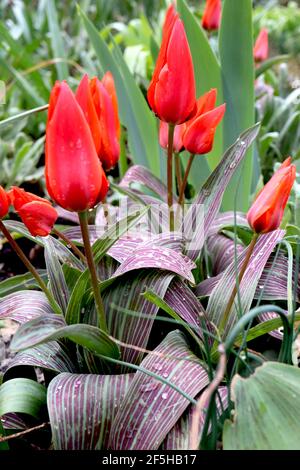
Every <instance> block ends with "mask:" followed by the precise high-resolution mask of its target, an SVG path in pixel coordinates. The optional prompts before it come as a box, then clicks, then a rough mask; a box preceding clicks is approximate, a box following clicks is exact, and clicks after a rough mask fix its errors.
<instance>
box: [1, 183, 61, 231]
mask: <svg viewBox="0 0 300 470" xmlns="http://www.w3.org/2000/svg"><path fill="white" fill-rule="evenodd" d="M9 197H10V200H11V203H12V204H13V206H14V208H15V210H16V211H17V213H18V214H19V216H20V218H21V219H22V221H23V223H24V224H25V225H26V227H27V228H28V230H29V232H30V233H31V235H33V236H34V237H36V236H40V237H46V236H47V235H49V233H50V232H51V230H52V228H53V226H54V224H55V222H56V220H57V217H58V213H57V211H56V210H55V209H54V207H52V205H51V203H50V202H49V201H47V200H46V199H43V198H41V197H39V196H36V195H35V194H32V193H29V192H27V191H24V189H21V188H18V187H16V186H13V187H12V189H11V190H10V191H9Z"/></svg>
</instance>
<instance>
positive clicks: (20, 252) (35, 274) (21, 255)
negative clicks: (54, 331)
mask: <svg viewBox="0 0 300 470" xmlns="http://www.w3.org/2000/svg"><path fill="white" fill-rule="evenodd" d="M0 230H1V231H2V233H3V235H4V236H5V238H6V239H7V241H8V242H9V244H10V246H11V247H12V249H13V250H14V251H15V252H16V254H17V255H18V257H19V258H20V260H21V261H22V262H23V264H24V265H25V266H26V268H27V269H28V271H29V272H30V273H31V274H32V276H33V277H34V279H35V280H36V282H37V283H38V285H39V286H40V288H41V290H42V291H43V292H44V293H45V295H46V297H47V299H48V300H49V302H50V304H51V306H52V307H53V309H54V310H55V312H56V313H59V314H61V310H60V309H59V307H58V305H57V303H56V301H55V300H54V298H53V296H52V294H51V292H50V291H49V289H48V288H47V286H46V284H45V283H44V281H43V279H42V278H41V276H40V275H39V273H38V272H37V270H36V269H35V267H34V266H33V265H32V264H31V262H30V261H29V259H28V258H27V256H26V255H25V253H24V252H23V250H22V249H21V248H20V247H19V245H18V244H17V242H16V241H15V240H14V238H13V237H12V236H11V234H10V232H9V231H8V230H7V228H6V227H5V225H4V223H3V222H2V220H0Z"/></svg>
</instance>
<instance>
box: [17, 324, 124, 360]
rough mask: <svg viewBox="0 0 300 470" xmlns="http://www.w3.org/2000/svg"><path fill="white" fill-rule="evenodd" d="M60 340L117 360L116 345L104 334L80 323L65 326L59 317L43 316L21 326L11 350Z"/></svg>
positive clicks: (97, 329)
mask: <svg viewBox="0 0 300 470" xmlns="http://www.w3.org/2000/svg"><path fill="white" fill-rule="evenodd" d="M61 338H68V339H69V340H71V341H73V342H74V343H76V344H79V345H81V346H83V347H85V348H87V349H88V350H89V351H91V352H92V353H93V354H96V355H104V356H109V357H115V358H119V349H118V347H117V345H116V344H115V342H114V341H113V340H112V339H110V338H109V336H108V335H107V334H106V333H104V332H103V331H101V330H100V329H99V328H97V327H94V326H91V325H85V324H81V323H80V324H77V325H68V326H66V322H65V319H64V318H63V317H62V316H60V315H44V316H42V317H39V318H35V319H33V320H31V321H29V322H27V323H24V324H23V325H21V326H20V328H19V329H18V330H17V332H16V334H15V335H14V337H13V340H12V343H11V349H12V350H13V351H21V350H24V349H27V348H31V347H33V346H37V345H39V344H42V343H48V342H49V341H53V340H58V339H61Z"/></svg>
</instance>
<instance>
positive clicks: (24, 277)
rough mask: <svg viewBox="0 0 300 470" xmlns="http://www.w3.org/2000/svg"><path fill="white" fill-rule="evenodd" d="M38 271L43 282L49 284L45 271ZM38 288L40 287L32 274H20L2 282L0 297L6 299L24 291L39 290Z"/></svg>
mask: <svg viewBox="0 0 300 470" xmlns="http://www.w3.org/2000/svg"><path fill="white" fill-rule="evenodd" d="M37 271H38V273H39V275H40V276H41V278H42V279H43V281H44V282H47V280H48V276H47V272H46V271H45V270H44V269H38V270H37ZM38 287H39V286H38V284H37V282H36V280H35V279H34V278H33V277H32V274H31V273H26V274H18V275H16V276H13V277H9V278H7V279H5V280H4V281H1V282H0V297H5V296H7V295H9V294H12V293H14V292H18V291H20V290H23V289H38Z"/></svg>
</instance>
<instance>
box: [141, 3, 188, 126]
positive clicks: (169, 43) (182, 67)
mask: <svg viewBox="0 0 300 470" xmlns="http://www.w3.org/2000/svg"><path fill="white" fill-rule="evenodd" d="M147 97H148V102H149V104H150V106H151V108H152V110H153V111H154V112H155V114H156V115H157V116H158V117H159V118H160V120H162V121H166V122H168V123H173V124H182V123H183V122H185V121H186V120H187V119H189V117H191V115H192V114H193V113H194V112H195V104H196V98H195V78H194V66H193V61H192V56H191V52H190V48H189V44H188V40H187V37H186V34H185V30H184V26H183V23H182V21H181V20H180V19H179V16H178V13H177V12H176V10H175V7H174V5H173V4H172V5H170V7H169V8H168V11H167V14H166V19H165V23H164V27H163V38H162V43H161V47H160V51H159V55H158V58H157V62H156V65H155V70H154V73H153V77H152V80H151V83H150V86H149V89H148V94H147Z"/></svg>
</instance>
